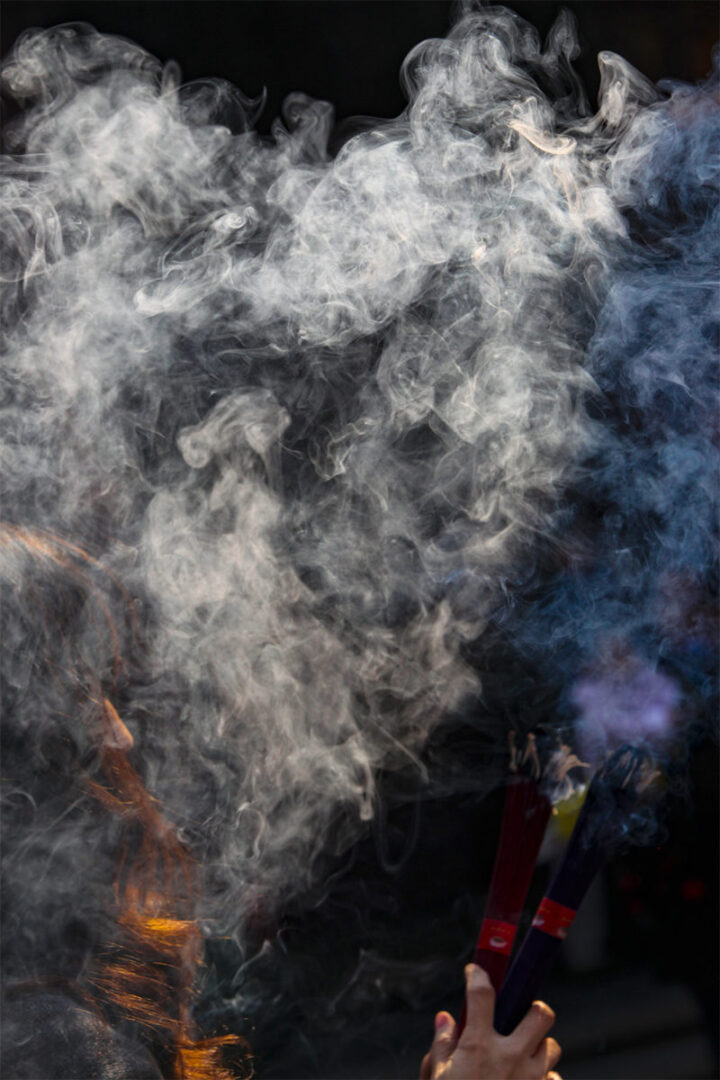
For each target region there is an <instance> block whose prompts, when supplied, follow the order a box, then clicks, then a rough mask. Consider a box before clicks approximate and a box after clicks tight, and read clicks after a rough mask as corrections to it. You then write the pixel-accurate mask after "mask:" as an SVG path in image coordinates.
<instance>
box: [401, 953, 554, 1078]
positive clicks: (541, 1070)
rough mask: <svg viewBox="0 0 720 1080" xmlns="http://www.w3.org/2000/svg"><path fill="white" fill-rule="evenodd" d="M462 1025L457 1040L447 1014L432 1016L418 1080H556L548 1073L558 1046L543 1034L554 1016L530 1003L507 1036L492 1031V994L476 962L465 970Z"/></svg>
mask: <svg viewBox="0 0 720 1080" xmlns="http://www.w3.org/2000/svg"><path fill="white" fill-rule="evenodd" d="M465 979H466V983H467V991H466V993H467V998H466V1000H467V1022H466V1025H465V1030H464V1031H463V1033H462V1035H461V1036H460V1039H459V1040H458V1038H457V1034H456V1031H457V1025H456V1024H455V1021H454V1020H453V1018H452V1016H450V1014H449V1013H446V1012H439V1013H438V1014H437V1016H436V1017H435V1038H434V1039H433V1044H432V1046H431V1047H430V1050H429V1051H428V1053H427V1054H426V1055H425V1057H424V1058H423V1061H422V1066H421V1069H420V1080H561V1078H560V1076H559V1075H558V1074H557V1073H556V1072H552V1071H551V1070H552V1069H553V1068H554V1067H555V1065H557V1063H558V1061H559V1060H560V1053H561V1051H560V1047H559V1045H558V1043H557V1042H556V1041H555V1039H552V1038H547V1037H546V1036H547V1033H548V1031H549V1030H550V1028H551V1027H552V1026H553V1024H554V1023H555V1013H554V1012H553V1011H552V1009H551V1008H550V1006H549V1005H546V1004H545V1003H544V1002H542V1001H534V1002H533V1004H532V1005H531V1007H530V1009H529V1010H528V1012H527V1013H526V1015H525V1017H524V1018H523V1019H522V1020H521V1021H520V1023H519V1024H518V1026H517V1027H516V1028H515V1030H514V1031H513V1032H512V1033H511V1034H510V1035H498V1033H497V1031H495V1029H494V1027H493V1016H494V1013H495V991H494V990H493V988H492V985H491V983H490V979H489V978H488V976H487V974H486V973H485V972H484V971H483V969H482V968H480V967H478V966H477V964H468V966H467V967H466V968H465Z"/></svg>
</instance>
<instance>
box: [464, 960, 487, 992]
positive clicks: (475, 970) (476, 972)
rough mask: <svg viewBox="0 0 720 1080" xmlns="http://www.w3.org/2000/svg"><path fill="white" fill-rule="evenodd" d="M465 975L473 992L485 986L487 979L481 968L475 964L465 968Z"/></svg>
mask: <svg viewBox="0 0 720 1080" xmlns="http://www.w3.org/2000/svg"><path fill="white" fill-rule="evenodd" d="M465 973H466V975H467V977H468V982H469V983H470V986H471V987H472V988H473V989H474V990H478V989H479V988H480V987H481V986H487V984H488V977H487V975H486V974H485V972H484V971H483V969H482V968H481V967H478V966H477V964H468V966H467V967H466V968H465Z"/></svg>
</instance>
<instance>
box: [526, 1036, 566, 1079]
mask: <svg viewBox="0 0 720 1080" xmlns="http://www.w3.org/2000/svg"><path fill="white" fill-rule="evenodd" d="M561 1057H562V1050H561V1049H560V1043H559V1042H558V1041H557V1039H553V1038H549V1039H543V1041H542V1042H541V1043H540V1045H539V1046H538V1048H537V1050H536V1051H535V1053H534V1054H533V1055H532V1057H531V1058H530V1060H531V1061H532V1062H533V1063H537V1064H538V1065H539V1072H540V1075H541V1076H545V1074H546V1073H547V1071H548V1069H553V1068H554V1067H555V1066H556V1065H557V1063H558V1061H559V1060H560V1058H561Z"/></svg>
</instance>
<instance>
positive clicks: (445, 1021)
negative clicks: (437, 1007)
mask: <svg viewBox="0 0 720 1080" xmlns="http://www.w3.org/2000/svg"><path fill="white" fill-rule="evenodd" d="M449 1027H450V1017H449V1016H448V1014H447V1013H438V1014H437V1016H436V1017H435V1030H436V1031H444V1030H445V1028H449Z"/></svg>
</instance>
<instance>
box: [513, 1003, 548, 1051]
mask: <svg viewBox="0 0 720 1080" xmlns="http://www.w3.org/2000/svg"><path fill="white" fill-rule="evenodd" d="M554 1023H555V1013H554V1012H553V1011H552V1009H551V1008H550V1006H549V1005H546V1004H545V1002H544V1001H533V1003H532V1005H531V1006H530V1008H529V1009H528V1011H527V1012H526V1014H525V1016H524V1017H523V1019H522V1020H521V1021H520V1023H519V1024H518V1026H517V1027H516V1028H515V1030H514V1031H513V1033H512V1035H509V1036H508V1038H509V1039H510V1040H511V1042H512V1043H513V1045H514V1046H515V1047H516V1048H517V1049H518V1050H520V1051H522V1052H524V1053H526V1054H531V1055H532V1054H534V1053H535V1051H536V1050H537V1048H538V1047H539V1046H540V1043H541V1042H542V1041H543V1039H544V1038H545V1036H546V1035H547V1033H548V1031H549V1030H550V1028H551V1027H552V1026H553V1024H554Z"/></svg>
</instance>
